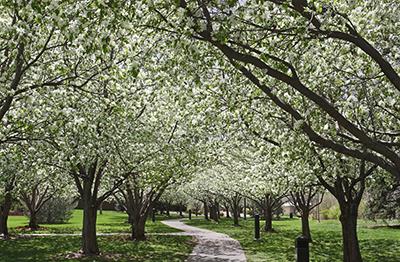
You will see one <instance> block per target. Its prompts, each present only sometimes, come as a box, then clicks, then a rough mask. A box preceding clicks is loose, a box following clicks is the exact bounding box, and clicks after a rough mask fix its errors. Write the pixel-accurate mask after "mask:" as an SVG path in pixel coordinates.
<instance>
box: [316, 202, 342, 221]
mask: <svg viewBox="0 0 400 262" xmlns="http://www.w3.org/2000/svg"><path fill="white" fill-rule="evenodd" d="M321 215H322V218H323V219H338V218H339V216H340V208H339V206H338V205H334V206H331V207H330V208H329V209H324V210H321Z"/></svg>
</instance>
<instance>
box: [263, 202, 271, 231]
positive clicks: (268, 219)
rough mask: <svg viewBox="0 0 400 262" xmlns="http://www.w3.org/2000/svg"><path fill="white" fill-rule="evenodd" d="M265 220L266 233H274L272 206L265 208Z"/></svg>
mask: <svg viewBox="0 0 400 262" xmlns="http://www.w3.org/2000/svg"><path fill="white" fill-rule="evenodd" d="M264 218H265V226H264V231H265V232H272V231H273V229H272V207H271V206H270V205H268V204H267V205H266V206H265V208H264Z"/></svg>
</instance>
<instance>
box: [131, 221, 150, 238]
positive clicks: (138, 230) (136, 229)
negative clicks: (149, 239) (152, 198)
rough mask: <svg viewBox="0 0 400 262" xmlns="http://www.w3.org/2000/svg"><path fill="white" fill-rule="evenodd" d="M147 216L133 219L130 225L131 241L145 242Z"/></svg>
mask: <svg viewBox="0 0 400 262" xmlns="http://www.w3.org/2000/svg"><path fill="white" fill-rule="evenodd" d="M146 219H147V216H146V215H145V216H140V215H139V217H138V218H137V219H134V221H133V224H132V239H133V240H136V241H143V240H146V235H145V233H146V232H145V229H146Z"/></svg>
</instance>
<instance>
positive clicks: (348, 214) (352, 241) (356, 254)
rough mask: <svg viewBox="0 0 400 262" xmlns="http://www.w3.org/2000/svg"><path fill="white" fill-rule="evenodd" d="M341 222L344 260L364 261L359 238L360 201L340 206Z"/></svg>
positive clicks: (349, 261) (345, 261)
mask: <svg viewBox="0 0 400 262" xmlns="http://www.w3.org/2000/svg"><path fill="white" fill-rule="evenodd" d="M340 211H341V214H340V218H339V220H340V223H341V224H342V235H343V261H344V262H362V257H361V252H360V246H359V244H358V238H357V213H358V203H357V204H355V203H351V204H345V205H343V204H342V205H341V206H340Z"/></svg>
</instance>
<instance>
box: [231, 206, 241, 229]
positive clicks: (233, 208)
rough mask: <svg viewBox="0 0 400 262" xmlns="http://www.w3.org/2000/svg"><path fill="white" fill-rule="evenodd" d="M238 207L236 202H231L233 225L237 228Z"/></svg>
mask: <svg viewBox="0 0 400 262" xmlns="http://www.w3.org/2000/svg"><path fill="white" fill-rule="evenodd" d="M239 212H240V210H239V206H238V205H237V203H236V201H235V200H234V201H233V205H232V213H233V225H234V226H239Z"/></svg>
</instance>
